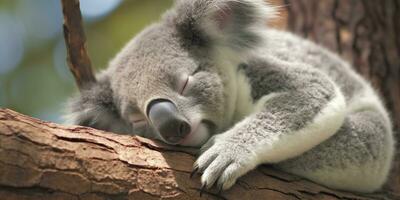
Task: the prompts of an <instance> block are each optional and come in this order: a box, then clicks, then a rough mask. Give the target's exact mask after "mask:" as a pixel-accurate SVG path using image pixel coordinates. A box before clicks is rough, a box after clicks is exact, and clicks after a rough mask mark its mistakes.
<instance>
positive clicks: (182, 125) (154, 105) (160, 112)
mask: <svg viewBox="0 0 400 200" xmlns="http://www.w3.org/2000/svg"><path fill="white" fill-rule="evenodd" d="M147 110H148V112H147V116H148V117H149V119H150V121H151V123H152V124H153V125H154V127H155V128H156V129H157V131H158V132H159V133H160V134H161V137H162V138H163V139H164V140H165V141H166V142H168V143H171V144H177V143H179V141H181V140H182V139H184V138H185V137H186V136H187V135H188V134H189V133H190V124H189V123H188V122H187V121H186V120H185V118H184V117H183V116H182V115H181V114H179V112H178V110H177V109H176V106H175V105H174V104H173V103H172V102H170V101H168V100H154V101H152V102H151V103H150V104H149V106H148V109H147Z"/></svg>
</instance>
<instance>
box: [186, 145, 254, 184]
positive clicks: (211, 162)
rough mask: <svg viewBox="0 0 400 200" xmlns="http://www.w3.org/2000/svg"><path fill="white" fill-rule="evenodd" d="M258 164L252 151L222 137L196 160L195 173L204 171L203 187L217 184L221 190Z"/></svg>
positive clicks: (202, 176) (202, 177)
mask: <svg viewBox="0 0 400 200" xmlns="http://www.w3.org/2000/svg"><path fill="white" fill-rule="evenodd" d="M206 145H207V144H206ZM256 165H257V162H256V160H255V157H254V154H253V153H252V152H251V151H249V150H247V149H244V148H243V147H242V146H240V145H237V144H234V143H232V144H231V143H229V142H227V141H224V140H223V139H220V140H219V141H218V140H213V145H208V149H205V150H204V152H203V154H201V155H200V157H199V158H198V159H197V161H196V162H195V165H194V170H193V173H197V172H199V173H203V174H202V175H201V183H202V185H203V188H206V189H210V188H211V187H213V185H216V186H217V188H218V189H219V190H226V189H229V188H230V187H232V186H233V185H234V184H235V182H236V180H237V179H238V178H239V177H241V176H242V175H244V174H245V173H247V172H248V171H250V170H252V169H253V168H254V167H256Z"/></svg>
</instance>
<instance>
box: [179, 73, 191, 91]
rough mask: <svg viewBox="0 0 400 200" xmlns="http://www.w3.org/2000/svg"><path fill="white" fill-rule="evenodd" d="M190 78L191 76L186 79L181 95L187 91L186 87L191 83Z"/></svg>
mask: <svg viewBox="0 0 400 200" xmlns="http://www.w3.org/2000/svg"><path fill="white" fill-rule="evenodd" d="M189 78H190V76H187V77H186V80H185V83H184V84H183V87H182V89H181V90H180V91H179V94H183V92H184V91H185V89H186V87H187V85H188V83H189Z"/></svg>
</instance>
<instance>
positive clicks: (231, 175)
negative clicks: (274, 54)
mask: <svg viewBox="0 0 400 200" xmlns="http://www.w3.org/2000/svg"><path fill="white" fill-rule="evenodd" d="M249 65H250V67H258V68H259V69H260V70H261V71H259V72H257V73H258V74H261V75H262V82H259V81H260V80H257V84H258V85H259V86H261V88H263V89H262V90H263V91H262V93H263V94H267V95H265V96H263V97H262V98H260V99H259V100H258V101H257V103H256V106H255V112H254V113H253V114H251V115H249V116H247V117H246V118H244V119H243V120H242V121H240V122H239V123H237V124H236V125H235V126H234V127H232V128H231V129H229V130H227V131H226V132H225V133H222V134H220V135H216V136H214V137H213V138H212V139H210V141H209V142H207V143H206V144H205V145H204V147H203V149H202V151H203V154H202V155H201V156H200V157H199V158H198V160H197V161H196V163H195V167H196V169H198V170H200V171H203V172H204V173H203V176H202V183H203V184H204V185H206V186H207V187H211V186H212V185H213V184H214V182H215V181H216V180H217V178H218V183H217V184H218V185H219V186H220V187H221V188H222V189H227V188H229V187H231V186H232V185H233V184H234V183H235V181H236V179H237V178H238V177H240V176H242V175H243V174H245V173H247V172H248V171H250V170H251V169H253V168H255V167H256V166H257V165H259V164H262V163H276V162H280V161H283V160H286V159H289V158H293V157H295V156H298V155H300V154H302V153H304V152H305V151H307V150H310V149H311V148H313V147H315V146H316V145H318V144H320V143H321V142H323V141H325V140H326V139H328V138H329V137H330V136H332V135H333V134H335V132H336V131H337V130H338V129H339V128H340V126H341V124H342V123H343V121H344V117H345V100H344V97H343V95H342V94H341V92H340V90H339V89H338V88H337V86H336V85H335V84H334V83H333V82H332V81H331V80H330V79H329V77H327V76H326V75H324V74H323V73H322V72H320V71H318V70H316V69H313V68H312V67H311V66H307V65H304V64H292V63H287V62H283V61H280V60H276V59H268V60H260V61H257V62H252V63H250V64H249ZM252 65H253V66H252ZM253 83H254V82H253Z"/></svg>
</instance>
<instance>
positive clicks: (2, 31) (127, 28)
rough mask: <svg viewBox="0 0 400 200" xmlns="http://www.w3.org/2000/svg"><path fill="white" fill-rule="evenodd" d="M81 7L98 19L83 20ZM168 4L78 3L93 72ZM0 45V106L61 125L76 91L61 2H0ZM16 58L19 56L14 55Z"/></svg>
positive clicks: (146, 0) (154, 0)
mask: <svg viewBox="0 0 400 200" xmlns="http://www.w3.org/2000/svg"><path fill="white" fill-rule="evenodd" d="M85 1H87V2H85ZM110 1H115V3H114V4H115V5H114V6H115V7H113V8H112V9H109V10H108V11H104V13H102V10H101V9H103V10H105V9H104V7H103V8H102V7H101V6H102V5H101V4H102V3H104V4H107V3H109V2H110ZM84 3H85V7H86V8H89V9H90V10H91V12H93V11H94V12H95V13H97V14H99V13H100V14H101V15H98V16H85V10H84V8H83V4H84ZM171 4H172V0H125V1H120V0H81V8H82V13H83V15H84V23H85V32H86V37H87V40H88V41H87V45H88V51H89V55H90V57H91V59H92V63H93V66H94V67H95V70H96V71H99V70H101V69H103V68H105V67H107V64H108V61H109V60H110V59H112V58H113V56H114V55H115V54H116V53H117V52H118V51H119V50H120V49H121V48H122V47H123V46H124V44H125V43H126V42H128V41H129V40H130V39H131V38H132V37H133V36H134V35H135V34H137V33H138V32H139V31H140V30H142V29H143V28H144V27H145V26H147V25H149V24H150V23H151V22H155V21H157V20H158V19H159V18H160V15H161V14H162V13H163V12H164V11H165V10H166V9H167V8H168V7H170V5H171ZM105 6H107V5H105ZM108 6H109V8H110V5H108ZM96 9H98V10H96ZM87 12H88V13H89V11H87ZM89 14H90V13H89ZM89 14H88V15H89ZM2 41H4V43H5V45H4V44H0V46H3V47H0V107H6V108H10V109H13V110H16V111H18V112H21V113H24V114H27V115H30V116H34V117H38V118H41V119H44V120H49V121H55V122H62V118H61V115H62V112H63V106H64V104H65V102H66V100H67V99H68V97H70V96H71V95H72V94H73V93H75V92H77V88H76V86H75V82H74V80H73V78H72V76H71V73H70V72H69V70H68V68H67V64H66V61H65V57H66V53H65V52H66V50H65V45H64V38H63V34H62V13H61V6H60V2H59V1H58V0H35V1H30V0H1V1H0V42H2ZM21 41H22V43H21ZM20 43H21V44H20ZM17 47H18V48H17ZM14 52H17V53H14ZM19 54H21V56H20V57H18V56H14V55H19ZM12 61H15V62H17V64H10V63H15V62H12Z"/></svg>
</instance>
